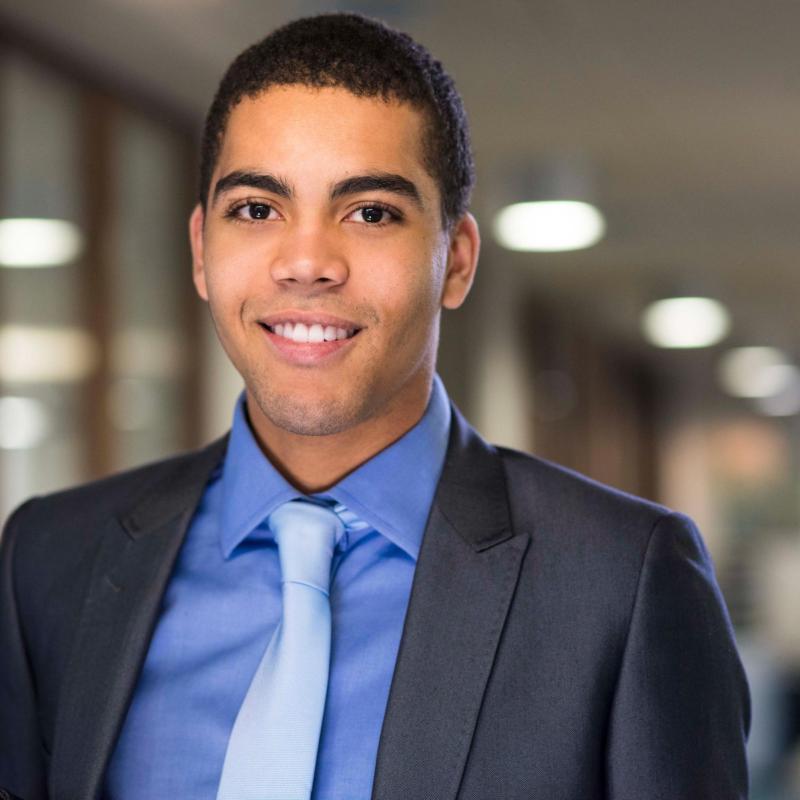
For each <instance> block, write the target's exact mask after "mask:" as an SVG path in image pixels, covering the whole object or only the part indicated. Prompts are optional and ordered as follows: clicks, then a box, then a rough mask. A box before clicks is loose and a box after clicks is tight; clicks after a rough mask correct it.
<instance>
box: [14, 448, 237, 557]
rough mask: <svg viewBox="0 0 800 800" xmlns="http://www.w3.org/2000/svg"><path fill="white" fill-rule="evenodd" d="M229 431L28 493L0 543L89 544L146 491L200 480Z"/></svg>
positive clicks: (52, 548) (53, 549) (43, 549)
mask: <svg viewBox="0 0 800 800" xmlns="http://www.w3.org/2000/svg"><path fill="white" fill-rule="evenodd" d="M226 444H227V437H224V438H222V439H218V440H216V441H215V442H212V443H211V444H210V445H207V446H206V447H203V448H202V449H199V450H194V451H190V452H186V453H181V454H178V455H175V456H172V457H170V458H167V459H163V460H160V461H156V462H152V463H150V464H145V465H143V466H139V467H136V468H134V469H130V470H126V471H124V472H119V473H116V474H114V475H110V476H108V477H105V478H102V479H100V480H95V481H91V482H89V483H85V484H82V485H80V486H75V487H71V488H69V489H63V490H61V491H57V492H53V493H50V494H47V495H42V496H38V497H34V498H31V499H30V500H28V501H27V502H26V503H24V504H23V505H21V506H20V507H19V508H17V509H16V511H14V513H12V514H11V516H10V517H9V519H8V521H7V523H6V525H5V530H4V532H3V536H2V540H0V545H2V549H3V550H4V551H10V550H11V549H20V548H22V549H24V550H33V551H39V552H40V553H50V554H53V555H51V557H53V556H54V555H55V554H56V553H58V552H59V551H60V550H62V549H63V548H65V547H68V548H69V549H70V551H75V550H80V549H81V548H83V547H84V546H89V545H90V544H91V543H92V542H93V541H94V540H95V539H96V538H97V537H98V536H99V535H101V534H102V531H103V530H104V529H106V528H107V526H108V523H109V521H111V520H117V519H121V518H122V517H124V515H126V514H127V513H129V512H130V511H131V509H133V508H135V507H137V506H141V505H142V503H147V500H148V497H150V496H154V497H155V496H156V495H159V494H160V495H163V494H167V495H168V494H169V493H170V491H171V490H174V491H178V488H179V487H181V486H185V485H186V484H187V483H189V484H193V485H195V486H196V485H197V484H198V482H200V483H201V484H204V483H205V481H206V480H207V479H208V477H209V475H210V474H211V471H212V470H213V468H214V466H215V465H216V464H217V463H219V462H220V461H221V459H222V457H223V456H224V453H225V447H226Z"/></svg>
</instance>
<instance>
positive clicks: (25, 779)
mask: <svg viewBox="0 0 800 800" xmlns="http://www.w3.org/2000/svg"><path fill="white" fill-rule="evenodd" d="M29 507H30V504H25V505H24V506H22V507H20V508H19V509H18V510H17V511H16V512H15V513H14V514H13V515H12V517H11V518H10V519H9V521H8V524H7V525H6V528H5V531H4V532H3V535H2V539H0V787H2V788H4V789H6V790H7V791H9V792H12V793H13V794H15V795H18V796H19V797H21V798H25V800H44V798H45V797H46V789H45V780H46V779H45V769H44V764H43V761H42V745H41V736H40V733H39V724H38V715H37V706H36V690H35V686H34V680H33V675H32V673H31V669H30V664H29V661H28V655H27V652H26V647H25V642H24V637H23V633H22V629H21V625H20V620H19V613H18V594H17V587H15V574H14V562H15V558H16V551H17V547H18V539H19V535H20V532H21V528H22V519H23V517H24V515H25V512H26V510H27V509H29Z"/></svg>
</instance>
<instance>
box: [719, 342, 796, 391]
mask: <svg viewBox="0 0 800 800" xmlns="http://www.w3.org/2000/svg"><path fill="white" fill-rule="evenodd" d="M797 375H798V370H797V368H796V367H795V366H793V365H792V364H791V363H790V360H789V358H788V357H787V355H786V354H785V353H783V352H782V351H780V350H778V349H776V348H774V347H735V348H733V349H732V350H729V351H728V352H727V353H725V355H724V356H723V357H722V359H721V360H720V363H719V379H720V383H721V384H722V386H723V388H724V389H725V391H726V392H728V394H731V395H733V396H734V397H750V398H757V397H774V396H775V395H778V394H780V393H781V392H783V391H784V390H785V389H787V388H788V387H789V386H790V385H791V384H792V383H794V382H795V381H796V380H797Z"/></svg>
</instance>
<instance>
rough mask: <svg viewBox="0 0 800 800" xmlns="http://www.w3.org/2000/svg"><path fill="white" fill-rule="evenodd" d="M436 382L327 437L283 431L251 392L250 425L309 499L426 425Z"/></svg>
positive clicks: (271, 457)
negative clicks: (424, 416) (267, 415)
mask: <svg viewBox="0 0 800 800" xmlns="http://www.w3.org/2000/svg"><path fill="white" fill-rule="evenodd" d="M431 377H432V376H431ZM431 377H429V378H428V379H427V381H425V382H424V385H421V386H418V387H412V390H411V391H409V392H408V393H404V395H403V397H400V398H397V399H396V400H395V402H394V403H392V405H391V407H390V408H386V409H384V410H383V411H382V413H380V414H377V415H374V416H372V417H369V418H368V419H365V420H363V421H361V422H359V423H358V424H357V425H354V426H353V427H351V428H348V429H346V430H343V431H340V432H338V433H334V434H330V435H327V436H308V435H304V434H298V433H292V432H291V431H287V430H285V429H283V428H279V427H278V426H276V425H275V424H273V423H272V422H271V421H270V420H269V418H268V417H266V416H265V415H264V414H263V413H261V410H260V409H259V408H258V405H257V404H256V403H255V401H254V400H253V398H252V396H251V395H250V393H249V392H248V393H247V410H248V416H249V417H250V425H251V428H252V430H253V433H254V435H255V437H256V439H257V441H258V443H259V446H260V447H261V450H262V451H263V452H264V454H265V455H266V456H267V458H269V460H270V461H271V462H272V464H273V466H274V467H275V468H276V469H277V470H278V471H279V472H280V473H281V474H282V475H283V476H284V478H286V480H288V481H289V483H291V484H292V485H293V486H294V487H295V488H297V489H299V490H300V491H301V492H303V493H304V494H314V493H316V492H322V491H325V490H326V489H329V488H330V487H331V486H333V485H334V484H336V483H338V482H339V481H340V480H341V479H342V478H343V477H344V476H345V475H347V474H349V473H350V472H352V471H353V470H355V469H357V468H358V467H359V466H361V464H363V463H364V462H365V461H368V460H369V459H370V458H372V457H373V456H374V455H376V454H377V453H379V452H380V451H381V450H384V449H386V448H387V447H388V446H389V445H390V444H392V443H393V442H395V441H397V440H398V439H399V438H400V437H401V436H403V434H405V433H406V432H408V431H409V430H411V428H413V427H414V426H415V425H416V424H417V423H418V422H419V421H420V419H421V418H422V415H423V414H424V413H425V408H426V406H427V403H428V398H429V397H430V391H431Z"/></svg>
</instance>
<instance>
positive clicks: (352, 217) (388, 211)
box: [347, 203, 401, 227]
mask: <svg viewBox="0 0 800 800" xmlns="http://www.w3.org/2000/svg"><path fill="white" fill-rule="evenodd" d="M347 219H348V221H350V222H360V223H366V224H367V225H370V226H372V227H383V226H384V225H389V224H391V223H393V222H399V221H400V220H401V214H400V212H399V211H395V210H394V209H392V208H389V207H388V206H383V205H379V204H378V203H367V204H365V205H363V206H361V207H359V208H357V209H355V210H354V211H351V212H350V213H349V214H348V215H347Z"/></svg>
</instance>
